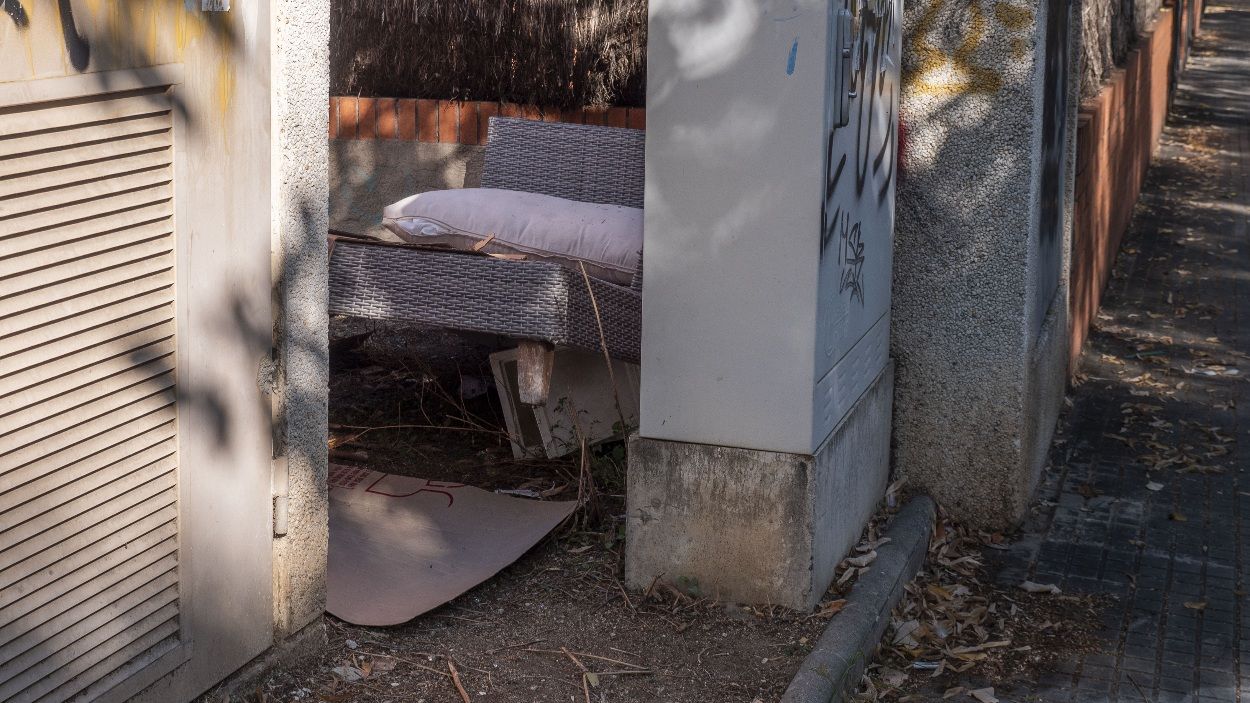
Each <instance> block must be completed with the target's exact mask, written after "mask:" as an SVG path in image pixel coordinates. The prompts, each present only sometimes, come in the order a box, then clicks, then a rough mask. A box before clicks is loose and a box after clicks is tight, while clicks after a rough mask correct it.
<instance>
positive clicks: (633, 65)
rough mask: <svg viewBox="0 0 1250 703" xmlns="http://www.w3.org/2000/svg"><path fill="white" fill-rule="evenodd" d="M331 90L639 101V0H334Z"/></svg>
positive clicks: (561, 102) (571, 102) (642, 26)
mask: <svg viewBox="0 0 1250 703" xmlns="http://www.w3.org/2000/svg"><path fill="white" fill-rule="evenodd" d="M333 3H334V4H333V8H334V14H333V17H332V19H331V41H330V46H331V59H330V60H331V67H332V71H333V79H332V80H333V82H332V85H331V89H332V90H333V92H334V93H335V94H337V95H372V96H393V97H411V98H440V99H452V98H455V99H463V100H505V101H508V102H518V103H528V104H536V105H544V106H554V107H580V106H589V105H607V104H613V105H631V106H633V105H641V104H642V102H643V97H644V91H645V80H646V47H647V36H646V32H647V2H646V0H333Z"/></svg>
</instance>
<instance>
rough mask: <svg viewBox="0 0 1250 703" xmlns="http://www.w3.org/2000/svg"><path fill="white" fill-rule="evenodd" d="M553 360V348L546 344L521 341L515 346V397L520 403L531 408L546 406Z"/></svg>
mask: <svg viewBox="0 0 1250 703" xmlns="http://www.w3.org/2000/svg"><path fill="white" fill-rule="evenodd" d="M555 358H556V352H555V347H554V346H552V345H551V344H550V343H548V342H535V341H530V340H523V341H522V342H521V343H520V344H518V345H517V358H516V371H517V391H518V392H517V396H518V399H519V400H520V401H521V402H522V403H524V404H525V405H533V406H541V405H546V404H547V396H548V395H549V394H550V393H551V369H552V367H553V366H554V364H555Z"/></svg>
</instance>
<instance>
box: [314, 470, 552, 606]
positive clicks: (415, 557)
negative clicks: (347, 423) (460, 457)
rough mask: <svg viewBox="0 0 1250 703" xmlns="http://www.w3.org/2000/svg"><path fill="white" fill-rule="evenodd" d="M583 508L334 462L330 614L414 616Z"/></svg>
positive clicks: (470, 583)
mask: <svg viewBox="0 0 1250 703" xmlns="http://www.w3.org/2000/svg"><path fill="white" fill-rule="evenodd" d="M575 505H576V504H575V503H573V502H558V503H557V502H542V501H536V500H527V499H525V498H512V497H509V496H503V495H497V494H495V493H491V492H489V491H484V490H482V489H480V488H473V487H472V486H466V485H463V484H458V483H443V482H439V481H428V480H426V479H421V478H410V477H407V476H393V475H391V474H384V473H379V472H377V471H369V470H367V469H355V468H349V467H343V466H331V467H330V555H329V562H330V563H329V573H328V574H327V578H326V589H327V593H326V610H327V611H328V612H329V613H330V614H331V615H334V616H335V617H337V618H341V619H343V620H346V621H347V622H350V623H354V624H357V625H371V626H381V625H398V624H399V623H402V622H406V621H408V620H411V619H412V618H414V617H416V616H418V615H420V614H421V613H424V612H426V611H428V610H432V609H434V608H436V607H438V606H440V605H442V604H443V603H446V602H447V601H449V600H451V599H452V598H455V597H456V596H458V595H460V594H461V593H464V592H465V591H467V590H469V589H470V588H472V587H474V586H476V585H478V584H479V583H482V582H483V581H485V580H486V579H488V578H490V577H491V576H494V575H495V574H496V573H498V572H499V570H500V569H502V568H503V567H505V566H507V565H508V564H511V563H512V562H513V561H516V560H517V558H519V557H520V556H521V555H522V554H524V553H525V552H526V551H527V550H528V549H529V548H530V547H533V546H534V545H535V544H537V543H538V541H539V540H541V539H542V538H543V536H544V535H546V534H547V533H548V532H550V531H551V530H552V529H554V528H555V527H556V526H557V525H559V524H560V522H561V521H562V520H564V519H565V518H566V517H568V516H569V515H570V514H572V512H573V508H574V506H575Z"/></svg>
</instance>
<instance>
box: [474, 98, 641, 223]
mask: <svg viewBox="0 0 1250 703" xmlns="http://www.w3.org/2000/svg"><path fill="white" fill-rule="evenodd" d="M489 130H490V131H489V133H488V134H489V137H488V141H487V146H486V165H485V167H484V168H483V170H482V187H483V188H506V189H508V190H524V191H528V192H530V193H541V194H543V195H554V196H557V197H560V198H568V199H569V200H580V201H582V202H584V203H610V204H612V205H624V206H626V207H637V208H640V207H642V194H643V183H644V175H643V168H644V165H645V161H644V159H643V153H644V145H645V144H644V142H645V137H646V133H645V132H643V131H642V130H638V129H622V128H619V127H597V126H589V125H577V124H565V123H560V122H537V121H534V120H521V119H515V118H510V117H492V118H491V120H490V127H489Z"/></svg>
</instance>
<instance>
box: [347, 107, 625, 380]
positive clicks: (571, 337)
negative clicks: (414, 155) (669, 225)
mask: <svg viewBox="0 0 1250 703" xmlns="http://www.w3.org/2000/svg"><path fill="white" fill-rule="evenodd" d="M488 129H489V131H488V141H487V146H486V161H485V166H484V167H483V171H482V187H484V188H507V189H512V190H523V191H530V192H534V193H542V194H545V195H554V196H559V197H562V198H568V199H571V200H580V201H583V202H592V203H611V204H616V205H625V206H629V207H642V202H643V165H644V161H643V134H644V133H643V132H642V131H640V130H634V129H621V128H616V127H596V126H588V125H573V124H561V123H554V122H538V121H532V120H521V119H513V118H498V117H495V118H491V120H490V125H489V128H488ZM641 265H642V264H641V257H640V262H639V270H638V271H637V272H636V273H635V275H634V282H633V285H632V286H630V287H625V286H620V285H615V284H612V283H608V282H605V281H602V280H598V279H595V278H591V277H588V276H586V275H584V273H583V272H580V271H577V270H574V269H570V268H568V267H565V266H561V265H559V264H555V263H549V262H541V261H516V260H504V259H498V258H492V257H489V256H485V255H480V254H474V253H465V252H453V251H448V250H444V249H430V248H422V247H415V246H407V245H396V244H382V243H373V242H366V241H357V240H351V239H344V238H338V239H336V240H334V243H333V247H332V250H331V256H330V312H331V314H342V315H353V316H358V317H366V318H374V319H384V320H399V321H405V322H413V323H418V324H422V325H429V326H431V327H440V328H445V329H455V330H467V331H473V332H486V333H492V334H497V335H503V336H507V337H511V338H515V339H517V340H519V341H520V342H530V343H538V344H541V345H543V347H544V348H546V349H548V350H550V349H551V348H552V347H566V348H574V349H581V350H586V351H594V352H602V351H604V349H605V345H606V351H607V353H608V354H609V355H610V356H612V357H613V358H617V359H621V360H624V361H629V362H635V363H636V362H638V360H639V346H640V330H641V324H642V269H641ZM522 346H523V348H524V347H532V345H527V344H523V345H522ZM548 359H549V357H548ZM523 372H524V370H523Z"/></svg>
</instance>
